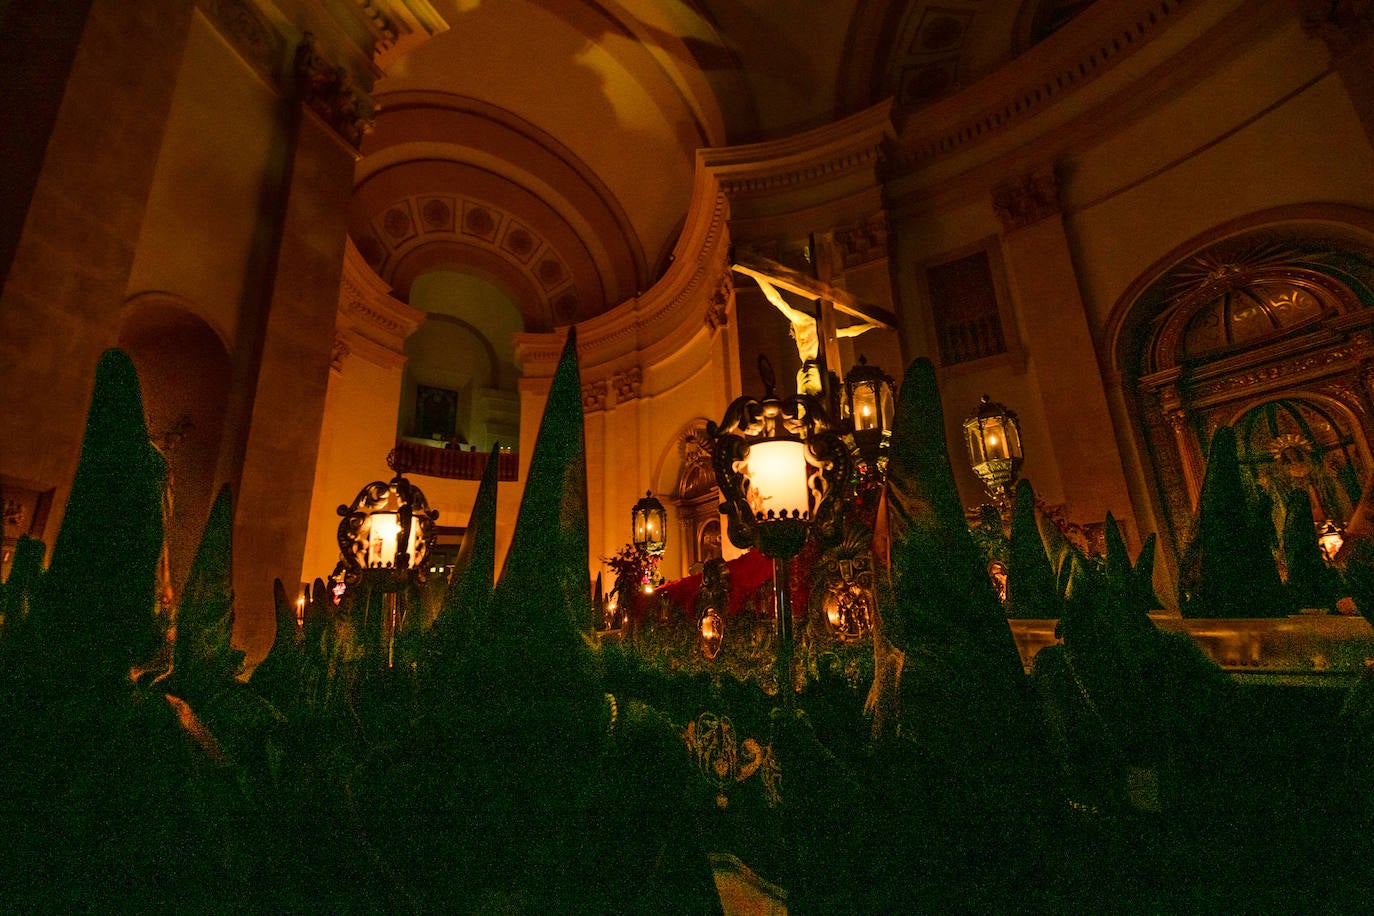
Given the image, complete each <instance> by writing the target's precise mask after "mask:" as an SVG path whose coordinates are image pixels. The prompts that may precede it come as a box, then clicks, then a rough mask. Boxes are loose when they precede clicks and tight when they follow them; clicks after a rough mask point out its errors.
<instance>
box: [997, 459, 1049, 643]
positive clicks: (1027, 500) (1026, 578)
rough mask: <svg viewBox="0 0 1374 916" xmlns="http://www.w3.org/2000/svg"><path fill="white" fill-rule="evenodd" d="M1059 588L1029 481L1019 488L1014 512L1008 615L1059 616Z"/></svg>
mask: <svg viewBox="0 0 1374 916" xmlns="http://www.w3.org/2000/svg"><path fill="white" fill-rule="evenodd" d="M1059 611H1060V601H1059V589H1058V587H1057V586H1056V583H1055V577H1054V568H1053V567H1051V566H1050V559H1049V555H1048V554H1046V552H1045V542H1044V540H1043V539H1042V538H1041V537H1040V526H1039V525H1037V524H1036V521H1035V490H1034V489H1032V488H1031V485H1030V481H1028V480H1022V481H1020V482H1018V483H1017V485H1016V504H1015V506H1014V508H1013V509H1012V513H1011V550H1010V556H1009V562H1008V564H1007V616H1009V617H1040V618H1050V617H1058V616H1059Z"/></svg>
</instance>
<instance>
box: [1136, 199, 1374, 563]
mask: <svg viewBox="0 0 1374 916" xmlns="http://www.w3.org/2000/svg"><path fill="white" fill-rule="evenodd" d="M1371 306H1374V240H1371V239H1370V238H1369V237H1368V236H1366V235H1364V234H1363V233H1358V232H1356V231H1354V230H1352V229H1350V228H1343V229H1338V228H1334V227H1318V226H1315V225H1313V224H1311V223H1290V224H1288V225H1268V226H1264V227H1260V228H1252V229H1248V230H1244V231H1240V232H1236V233H1235V234H1232V235H1229V236H1226V237H1223V238H1220V239H1218V238H1217V237H1216V236H1213V239H1212V240H1211V241H1209V242H1202V243H1201V244H1199V245H1197V246H1196V247H1194V248H1193V249H1192V250H1191V251H1190V252H1189V253H1186V254H1185V255H1184V256H1183V257H1182V258H1180V259H1177V260H1175V261H1174V262H1173V264H1172V266H1169V267H1168V268H1167V269H1165V270H1164V271H1162V273H1160V274H1158V275H1157V276H1156V277H1155V279H1154V280H1153V281H1152V282H1149V283H1148V284H1147V285H1145V286H1144V289H1143V291H1142V292H1141V293H1140V295H1139V296H1137V297H1136V298H1135V300H1134V302H1133V304H1132V306H1131V308H1130V318H1129V320H1127V321H1124V322H1121V323H1120V325H1119V326H1118V335H1117V338H1116V343H1117V346H1118V348H1119V349H1118V353H1117V356H1118V365H1119V367H1120V369H1121V372H1122V389H1123V394H1124V395H1125V400H1126V404H1127V406H1128V409H1129V410H1130V412H1131V413H1132V415H1133V417H1132V418H1133V420H1134V421H1135V424H1136V433H1135V434H1136V436H1137V441H1138V442H1139V443H1140V444H1141V446H1142V447H1141V449H1140V451H1141V452H1142V454H1141V456H1140V457H1141V459H1142V461H1141V464H1142V467H1143V468H1144V470H1145V474H1146V476H1147V480H1146V489H1147V490H1149V491H1150V493H1151V496H1152V497H1153V499H1154V503H1155V504H1154V506H1153V508H1154V510H1155V516H1156V519H1157V520H1158V521H1159V522H1160V523H1161V524H1159V526H1158V527H1159V528H1160V531H1161V536H1163V537H1165V540H1166V541H1167V542H1168V545H1169V546H1171V547H1173V548H1174V549H1175V550H1177V549H1179V548H1181V547H1182V546H1183V545H1184V543H1185V542H1186V540H1187V539H1188V537H1189V534H1190V529H1191V520H1192V517H1193V512H1194V509H1195V507H1196V505H1197V499H1198V496H1199V494H1200V492H1201V488H1202V480H1203V474H1204V472H1205V468H1206V459H1207V445H1208V443H1210V441H1211V438H1212V434H1213V433H1214V432H1215V431H1216V430H1217V429H1218V428H1219V427H1221V426H1223V425H1226V426H1232V427H1235V428H1236V432H1237V435H1238V439H1239V444H1240V449H1241V458H1242V462H1243V463H1244V465H1245V467H1246V468H1247V473H1248V475H1249V477H1250V480H1251V482H1252V483H1253V484H1254V485H1255V486H1257V487H1265V488H1267V489H1270V490H1273V491H1275V492H1274V495H1275V496H1276V497H1278V496H1280V495H1281V494H1282V493H1283V492H1286V490H1288V489H1291V488H1292V487H1294V486H1304V487H1309V486H1310V487H1311V495H1312V497H1313V508H1314V512H1315V513H1316V514H1317V516H1318V518H1319V519H1322V518H1328V517H1330V518H1334V519H1335V520H1338V521H1340V520H1344V519H1345V518H1347V517H1348V514H1349V512H1350V511H1351V508H1352V507H1353V505H1354V502H1355V501H1356V500H1358V495H1359V492H1360V489H1361V487H1362V486H1363V485H1364V483H1365V481H1366V479H1367V478H1368V476H1369V474H1370V472H1371V470H1374V461H1371V458H1370V449H1369V442H1370V440H1371V436H1372V435H1374V400H1371V391H1372V390H1374V389H1371V382H1374V309H1372V308H1371Z"/></svg>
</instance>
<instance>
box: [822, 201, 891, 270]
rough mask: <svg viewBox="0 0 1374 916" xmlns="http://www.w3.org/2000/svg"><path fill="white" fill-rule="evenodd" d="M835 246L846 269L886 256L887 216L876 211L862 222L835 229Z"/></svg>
mask: <svg viewBox="0 0 1374 916" xmlns="http://www.w3.org/2000/svg"><path fill="white" fill-rule="evenodd" d="M835 247H836V248H838V249H839V251H840V258H841V260H842V262H843V264H844V266H845V269H846V270H847V269H849V268H851V267H857V266H859V265H860V264H867V263H868V262H869V261H876V260H878V259H879V258H884V257H887V216H886V215H885V214H883V213H878V214H875V215H874V216H871V217H869V218H868V219H866V220H864V221H863V222H859V223H855V224H854V225H852V226H848V227H846V228H843V229H836V230H835Z"/></svg>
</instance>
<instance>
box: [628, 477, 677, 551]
mask: <svg viewBox="0 0 1374 916" xmlns="http://www.w3.org/2000/svg"><path fill="white" fill-rule="evenodd" d="M630 530H631V533H632V535H631V540H632V541H634V545H635V546H636V547H638V548H639V549H640V550H643V551H645V552H647V553H651V554H653V555H654V556H662V555H663V551H664V548H666V547H667V546H668V513H667V511H666V510H664V508H663V503H661V502H659V501H658V500H657V499H656V498H654V494H653V491H651V490H646V491H644V498H643V499H641V500H640V501H639V502H637V503H635V505H634V508H633V509H632V510H631V511H630Z"/></svg>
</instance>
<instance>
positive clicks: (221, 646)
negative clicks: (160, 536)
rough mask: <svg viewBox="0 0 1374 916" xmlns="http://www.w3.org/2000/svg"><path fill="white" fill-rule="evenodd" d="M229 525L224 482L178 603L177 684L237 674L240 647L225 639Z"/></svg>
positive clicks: (230, 593) (230, 595)
mask: <svg viewBox="0 0 1374 916" xmlns="http://www.w3.org/2000/svg"><path fill="white" fill-rule="evenodd" d="M233 530H234V510H233V502H232V500H231V498H230V496H229V487H228V485H225V486H224V487H221V488H220V491H219V494H218V495H217V496H216V497H215V503H214V505H213V506H212V507H211V509H210V517H209V518H208V519H206V521H205V533H204V534H203V535H202V536H201V539H200V547H199V548H197V550H196V558H195V560H194V561H193V562H192V563H191V572H190V574H189V575H188V576H187V578H186V587H185V588H183V589H182V591H181V601H180V602H179V603H178V605H177V624H176V626H177V636H176V644H175V647H174V648H173V651H172V677H173V678H174V679H175V681H176V682H177V683H178V685H186V684H188V683H192V682H193V683H195V684H198V685H202V684H217V683H220V682H223V681H227V680H230V679H232V678H234V677H235V676H237V675H238V673H239V669H240V668H241V667H242V665H243V652H242V651H241V650H238V649H235V648H234V647H233V645H232V644H231V643H230V638H231V637H232V635H233V630H234V581H233V550H234V538H233Z"/></svg>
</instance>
